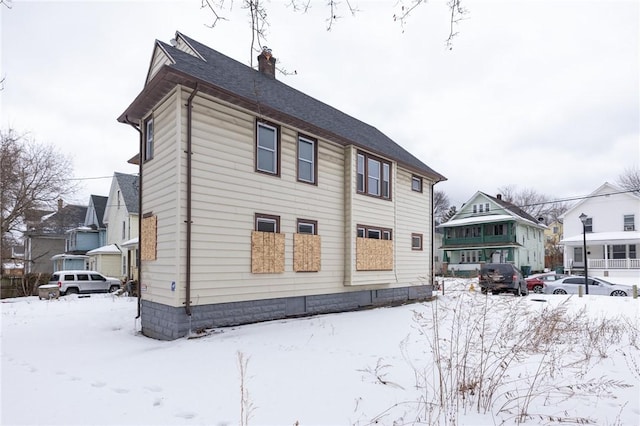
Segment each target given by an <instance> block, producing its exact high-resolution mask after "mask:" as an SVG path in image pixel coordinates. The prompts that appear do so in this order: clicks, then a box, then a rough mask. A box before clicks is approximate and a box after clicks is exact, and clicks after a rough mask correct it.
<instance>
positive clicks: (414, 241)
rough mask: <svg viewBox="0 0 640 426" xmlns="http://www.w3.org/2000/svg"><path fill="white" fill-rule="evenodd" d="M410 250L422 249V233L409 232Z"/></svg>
mask: <svg viewBox="0 0 640 426" xmlns="http://www.w3.org/2000/svg"><path fill="white" fill-rule="evenodd" d="M411 250H422V234H411Z"/></svg>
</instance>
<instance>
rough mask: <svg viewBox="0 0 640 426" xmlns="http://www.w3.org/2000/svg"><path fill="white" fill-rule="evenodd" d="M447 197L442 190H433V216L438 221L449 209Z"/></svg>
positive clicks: (440, 220)
mask: <svg viewBox="0 0 640 426" xmlns="http://www.w3.org/2000/svg"><path fill="white" fill-rule="evenodd" d="M450 204H451V203H450V201H449V197H448V196H447V194H445V193H444V192H443V191H438V190H434V191H433V218H434V220H435V221H437V222H438V223H442V222H443V221H442V218H443V216H444V215H445V214H446V213H447V212H448V211H449V206H450Z"/></svg>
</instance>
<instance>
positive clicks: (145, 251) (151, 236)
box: [140, 216, 158, 260]
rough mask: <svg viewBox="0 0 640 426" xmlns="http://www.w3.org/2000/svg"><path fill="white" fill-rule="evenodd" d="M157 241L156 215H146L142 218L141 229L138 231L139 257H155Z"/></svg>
mask: <svg viewBox="0 0 640 426" xmlns="http://www.w3.org/2000/svg"><path fill="white" fill-rule="evenodd" d="M157 241H158V217H157V216H148V217H143V218H142V230H141V231H140V259H141V260H156V259H157Z"/></svg>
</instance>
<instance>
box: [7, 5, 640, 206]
mask: <svg viewBox="0 0 640 426" xmlns="http://www.w3.org/2000/svg"><path fill="white" fill-rule="evenodd" d="M350 1H351V3H352V4H355V5H357V7H358V9H359V10H360V12H359V13H358V14H357V16H356V17H355V18H353V17H351V16H350V15H349V13H348V11H347V10H346V9H345V8H344V4H345V3H342V4H343V6H342V11H339V12H338V13H339V14H340V15H342V16H344V19H341V20H340V21H339V22H338V23H337V25H335V26H334V28H333V29H332V31H331V32H327V31H326V23H325V20H326V18H327V16H328V13H329V11H328V9H327V8H326V7H325V6H324V4H325V3H326V2H325V1H324V0H322V1H314V2H313V7H312V10H311V11H310V12H309V13H307V14H306V15H302V14H295V13H293V12H292V11H291V10H290V8H287V7H286V4H287V3H289V2H288V1H286V2H285V1H284V0H282V1H271V2H269V3H267V6H268V7H269V16H270V23H271V27H270V28H269V30H268V31H269V34H268V36H269V37H268V40H267V41H268V46H269V47H271V48H272V49H273V53H274V56H275V57H276V58H277V59H278V64H279V66H281V67H284V68H286V69H287V70H288V71H293V70H296V71H297V75H291V76H284V75H278V77H277V78H278V79H280V80H282V81H284V82H285V83H286V84H289V85H290V86H293V87H295V88H297V89H299V90H301V91H303V92H305V93H307V94H309V95H311V96H313V97H315V98H317V99H319V100H321V101H323V102H325V103H328V104H330V105H332V106H334V107H336V108H338V109H341V110H342V111H344V112H346V113H348V114H350V115H352V116H355V117H357V118H359V119H361V120H362V121H365V122H367V123H369V124H371V125H373V126H375V127H377V128H379V129H380V130H382V131H383V132H384V133H386V134H387V135H388V136H389V137H391V138H392V139H393V140H395V141H396V142H397V143H399V144H400V145H402V146H403V147H405V148H406V149H407V150H409V151H410V152H411V153H413V154H414V155H415V156H416V157H418V158H420V159H421V160H422V161H424V162H425V163H426V164H428V165H429V166H431V167H432V168H433V169H435V170H436V171H438V172H439V173H441V174H443V175H445V176H446V177H447V178H448V181H447V182H444V183H440V184H438V185H437V186H436V189H440V190H442V191H444V192H446V193H447V195H449V198H450V200H451V202H452V204H455V205H456V206H458V207H459V206H460V204H462V203H463V202H466V201H467V200H468V198H469V197H471V196H472V195H473V194H474V193H475V192H476V191H478V190H480V191H483V192H487V193H489V194H495V193H496V192H497V188H498V187H500V186H504V185H509V184H511V185H516V186H517V187H518V188H521V189H524V188H532V189H535V190H536V191H538V192H540V193H542V194H545V195H548V196H549V197H555V198H564V197H575V196H579V195H586V194H589V193H590V192H592V191H593V190H595V189H596V188H597V187H599V186H600V185H601V184H602V183H604V182H605V181H608V182H615V181H616V179H617V177H618V176H619V175H620V174H621V173H622V172H623V171H624V170H625V169H626V168H629V167H638V165H639V164H640V132H639V126H640V125H639V122H640V108H639V103H640V102H639V99H640V97H639V75H640V71H639V69H638V68H639V66H638V65H639V46H638V44H639V42H638V40H639V38H640V34H639V22H640V6H639V4H640V3H639V2H637V1H615V0H606V1H566V2H561V1H555V0H553V1H552V0H548V1H526V0H519V1H517V2H516V1H511V2H508V1H495V2H489V1H469V0H467V1H465V2H464V4H465V5H466V7H467V8H468V9H469V12H470V13H469V15H468V19H467V20H466V21H464V22H463V23H462V24H461V25H459V26H458V30H459V32H460V35H459V36H458V37H457V38H456V40H455V42H454V43H455V44H454V49H453V50H451V51H449V50H447V49H446V48H445V39H446V37H447V36H448V31H449V30H448V9H447V8H446V5H445V2H444V1H442V0H439V1H435V0H434V1H431V2H429V3H427V4H425V5H422V6H421V7H419V8H418V9H416V10H415V11H414V14H413V16H412V17H411V18H410V20H409V22H408V25H407V26H405V31H404V32H402V29H401V27H400V25H399V24H398V23H394V22H393V20H392V16H393V14H394V13H395V12H397V10H398V8H397V6H396V0H379V1H358V0H350ZM227 3H229V2H227ZM200 4H201V2H200V0H190V1H180V2H178V1H167V2H149V1H104V2H98V1H83V2H25V1H14V2H13V7H12V9H7V8H6V7H4V6H2V7H0V9H1V11H0V13H1V22H0V24H1V35H2V54H1V65H2V67H1V71H0V72H1V75H2V76H3V77H6V80H5V83H4V90H2V91H1V92H0V96H1V110H0V127H2V128H3V129H7V128H9V127H12V128H14V129H16V130H18V131H20V132H30V134H31V136H32V137H34V138H35V139H36V140H38V141H39V142H47V143H53V144H55V145H56V146H58V147H59V148H60V151H61V152H63V153H64V154H68V155H70V156H71V157H72V158H73V162H74V173H73V177H81V178H89V177H104V176H108V177H109V178H108V179H90V180H84V181H83V190H82V192H80V193H78V194H76V196H75V200H70V201H76V202H80V203H83V204H86V203H87V202H88V197H89V195H90V194H99V195H108V191H109V186H110V183H111V179H110V177H111V176H112V175H113V172H114V171H119V172H123V173H136V172H137V167H135V166H132V165H129V164H127V163H126V161H127V160H128V159H129V158H131V157H132V156H133V155H134V154H135V153H136V151H137V143H138V139H137V138H138V136H137V132H135V131H134V130H133V129H132V128H131V127H129V126H127V125H123V124H120V123H118V122H117V121H116V118H117V117H118V116H119V115H120V113H122V112H123V111H124V109H125V108H126V107H127V106H128V105H129V104H130V103H131V101H133V99H134V98H135V96H136V95H137V94H138V93H139V92H140V91H141V90H142V87H143V83H144V78H145V76H146V73H147V69H148V66H149V62H150V58H151V53H152V48H153V42H154V40H155V39H160V40H163V41H165V42H168V41H169V40H170V39H171V38H172V37H173V35H174V33H175V31H176V30H179V31H181V32H183V33H185V34H186V35H188V36H190V37H192V38H194V39H196V40H198V41H200V42H202V43H204V44H206V45H208V46H211V47H212V48H214V49H216V50H218V51H220V52H222V53H224V54H226V55H228V56H230V57H232V58H234V59H237V60H239V61H241V62H243V63H246V64H248V63H249V61H250V32H249V31H248V29H247V28H248V24H247V22H248V17H247V16H246V13H245V10H242V9H241V8H240V5H241V1H240V0H236V1H235V2H234V3H233V5H234V9H233V11H231V12H228V11H227V12H226V13H225V16H227V17H228V18H230V20H229V21H224V22H220V23H219V24H218V25H217V26H216V27H215V28H214V29H211V28H208V27H207V26H206V25H207V24H210V23H211V22H212V20H213V15H212V14H211V13H210V12H209V11H208V10H206V9H201V8H200ZM253 56H256V55H255V54H253ZM70 177H71V176H70Z"/></svg>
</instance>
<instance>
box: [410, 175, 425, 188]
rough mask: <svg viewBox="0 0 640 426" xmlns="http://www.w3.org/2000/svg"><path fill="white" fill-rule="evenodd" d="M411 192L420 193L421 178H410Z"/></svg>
mask: <svg viewBox="0 0 640 426" xmlns="http://www.w3.org/2000/svg"><path fill="white" fill-rule="evenodd" d="M411 190H412V191H416V192H422V178H421V177H420V176H411Z"/></svg>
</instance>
